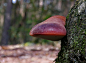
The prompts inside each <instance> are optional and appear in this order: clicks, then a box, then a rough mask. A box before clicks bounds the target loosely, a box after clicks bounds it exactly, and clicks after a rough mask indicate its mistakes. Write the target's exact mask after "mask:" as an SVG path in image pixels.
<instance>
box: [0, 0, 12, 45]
mask: <svg viewBox="0 0 86 63" xmlns="http://www.w3.org/2000/svg"><path fill="white" fill-rule="evenodd" d="M11 9H12V2H11V0H7V7H6V12H5V17H4V26H3V31H2V39H1V45H7V44H8V41H9V29H10V21H11Z"/></svg>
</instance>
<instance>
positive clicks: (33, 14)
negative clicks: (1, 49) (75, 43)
mask: <svg viewBox="0 0 86 63" xmlns="http://www.w3.org/2000/svg"><path fill="white" fill-rule="evenodd" d="M8 1H11V0H0V43H1V44H2V43H3V40H5V38H3V34H4V31H7V30H6V29H7V28H6V29H5V30H3V29H4V26H6V25H5V24H4V23H5V21H6V22H7V19H6V14H5V13H6V11H5V10H10V9H9V8H10V7H7V6H8V5H7V4H8ZM74 3H75V0H12V5H11V6H12V9H11V11H10V13H11V17H10V19H11V21H9V23H8V24H10V28H8V30H9V34H8V36H5V37H7V38H8V40H7V41H6V42H5V44H6V45H7V44H20V43H22V44H23V43H27V42H28V43H42V44H43V43H47V44H49V43H52V41H49V40H45V39H39V38H35V37H31V36H29V31H30V30H31V28H32V27H33V26H34V25H36V24H37V23H39V22H42V21H44V20H45V19H47V18H49V17H51V16H53V15H62V16H65V17H66V16H67V14H68V12H69V10H70V8H71V7H72V6H73V5H74ZM7 13H9V12H7ZM7 32H8V31H7ZM1 38H2V40H1ZM3 44H4V43H3Z"/></svg>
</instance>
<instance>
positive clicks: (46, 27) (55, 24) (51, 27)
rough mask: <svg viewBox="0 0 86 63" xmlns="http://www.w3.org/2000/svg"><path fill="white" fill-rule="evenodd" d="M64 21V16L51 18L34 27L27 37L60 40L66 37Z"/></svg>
mask: <svg viewBox="0 0 86 63" xmlns="http://www.w3.org/2000/svg"><path fill="white" fill-rule="evenodd" d="M65 21H66V18H65V17H64V16H60V15H55V16H52V17H50V18H48V19H47V20H45V21H43V22H41V23H39V24H37V25H35V26H34V27H33V28H32V29H31V31H30V33H29V35H31V36H34V37H39V38H43V39H48V40H52V41H57V40H60V39H62V38H63V37H64V36H65V35H66V29H65Z"/></svg>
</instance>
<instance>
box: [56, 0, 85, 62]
mask: <svg viewBox="0 0 86 63" xmlns="http://www.w3.org/2000/svg"><path fill="white" fill-rule="evenodd" d="M66 29H67V36H65V37H64V38H63V39H62V44H61V51H60V53H59V54H58V58H57V59H56V60H55V61H56V63H86V0H77V1H76V3H75V5H74V6H73V7H72V9H71V10H70V12H69V14H68V16H67V21H66Z"/></svg>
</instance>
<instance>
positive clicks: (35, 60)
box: [0, 45, 60, 63]
mask: <svg viewBox="0 0 86 63" xmlns="http://www.w3.org/2000/svg"><path fill="white" fill-rule="evenodd" d="M59 51H60V46H59V47H56V46H51V45H33V46H26V47H24V46H21V45H8V46H0V63H55V62H54V60H55V59H56V58H57V54H58V53H59Z"/></svg>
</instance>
